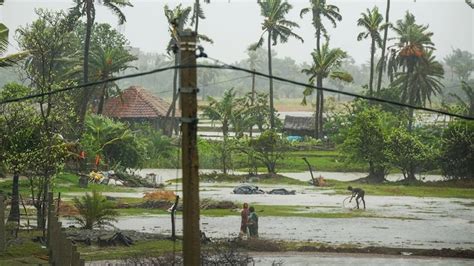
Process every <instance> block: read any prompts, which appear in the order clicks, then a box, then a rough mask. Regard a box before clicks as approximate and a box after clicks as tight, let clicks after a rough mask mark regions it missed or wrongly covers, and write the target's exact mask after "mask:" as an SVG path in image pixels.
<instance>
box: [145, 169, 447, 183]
mask: <svg viewBox="0 0 474 266" xmlns="http://www.w3.org/2000/svg"><path fill="white" fill-rule="evenodd" d="M199 171H200V172H201V173H206V174H207V173H215V172H216V173H220V172H221V171H220V170H217V169H201V170H199ZM136 173H137V174H139V175H141V176H145V175H146V174H149V173H154V174H156V175H157V176H159V177H160V180H162V181H167V180H171V179H176V178H181V177H182V175H181V173H182V171H181V169H142V170H138V171H136ZM231 173H233V174H236V175H240V174H247V173H246V172H238V171H235V172H231ZM313 174H314V176H315V177H319V176H322V177H324V178H326V179H334V180H339V181H351V180H356V179H359V178H362V177H366V176H367V173H360V172H346V173H343V172H321V171H314V172H313ZM282 175H284V176H287V177H291V178H294V179H298V180H301V181H309V180H311V174H310V173H309V171H304V172H294V173H292V172H289V173H282ZM386 178H387V180H389V181H399V180H401V179H403V175H402V174H389V175H387V177H386ZM417 178H419V179H422V180H425V181H439V180H443V176H441V175H422V176H417Z"/></svg>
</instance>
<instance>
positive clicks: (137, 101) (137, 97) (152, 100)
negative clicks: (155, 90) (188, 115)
mask: <svg viewBox="0 0 474 266" xmlns="http://www.w3.org/2000/svg"><path fill="white" fill-rule="evenodd" d="M169 109H170V103H168V102H166V101H165V100H163V99H162V98H160V97H158V96H155V95H153V94H151V93H150V92H149V91H147V90H146V89H145V88H143V87H140V86H131V87H129V88H128V89H126V90H123V91H122V93H121V95H119V96H116V97H113V98H109V99H107V100H106V102H105V104H104V111H103V115H105V116H108V117H111V118H115V119H119V120H121V121H126V122H129V123H149V124H150V125H151V126H152V127H153V128H155V129H156V130H163V131H164V132H169V131H170V127H171V126H174V127H175V128H176V126H177V125H178V123H179V117H180V116H181V112H180V111H179V110H176V114H175V116H176V117H175V118H172V117H167V115H166V114H167V113H168V110H169ZM169 116H171V113H170V115H169ZM173 122H174V123H173Z"/></svg>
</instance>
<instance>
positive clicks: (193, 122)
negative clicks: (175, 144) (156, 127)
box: [181, 117, 199, 124]
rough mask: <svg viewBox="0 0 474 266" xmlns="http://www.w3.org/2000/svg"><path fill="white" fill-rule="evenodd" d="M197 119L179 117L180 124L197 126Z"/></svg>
mask: <svg viewBox="0 0 474 266" xmlns="http://www.w3.org/2000/svg"><path fill="white" fill-rule="evenodd" d="M198 122H199V119H198V118H197V117H181V123H186V124H197V123H198Z"/></svg>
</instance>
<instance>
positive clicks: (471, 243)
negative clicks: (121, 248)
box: [68, 183, 474, 249]
mask: <svg viewBox="0 0 474 266" xmlns="http://www.w3.org/2000/svg"><path fill="white" fill-rule="evenodd" d="M234 185H235V184H214V183H203V184H201V193H200V197H201V199H205V198H209V199H213V200H230V201H234V202H237V203H242V202H249V203H250V204H251V205H252V204H259V205H285V206H298V209H299V211H300V212H308V213H341V212H353V211H355V210H350V209H346V208H343V206H342V201H343V200H344V198H346V196H345V195H337V194H334V193H333V191H332V190H327V189H324V190H323V189H318V188H312V187H304V186H290V187H289V188H290V189H294V190H296V195H269V194H261V195H237V194H233V193H232V188H233V186H234ZM173 186H174V185H173ZM260 188H261V189H263V190H265V191H267V190H270V189H271V188H275V186H269V185H267V186H261V187H260ZM170 189H174V188H170ZM104 194H105V195H109V196H114V197H136V198H139V197H142V196H143V193H142V192H134V193H123V192H121V193H113V192H109V193H104ZM178 194H179V193H178ZM68 195H69V196H73V195H79V194H72V193H71V194H68ZM366 202H367V210H366V211H365V212H366V213H367V214H369V216H371V217H370V218H365V217H364V218H305V217H272V216H266V215H265V213H264V212H261V211H260V212H259V210H258V209H257V210H256V211H257V213H258V214H259V216H260V222H259V232H260V236H261V237H263V238H269V239H275V240H288V241H314V242H322V243H326V244H337V245H339V244H353V245H358V246H384V247H399V248H435V249H440V248H461V249H473V248H474V202H473V201H472V200H464V199H450V198H422V197H391V196H371V195H367V196H366ZM360 212H364V211H362V210H360ZM373 217H376V218H373ZM181 219H182V218H181V216H180V215H178V218H177V224H178V225H177V228H181V227H182V220H181ZM239 225H240V216H239V213H238V210H234V211H230V210H229V216H224V217H206V216H202V217H201V229H202V230H203V231H204V232H205V233H206V235H208V236H209V237H211V238H227V237H236V236H237V234H238V230H239V229H238V228H239ZM115 226H116V227H117V228H119V229H128V230H138V231H142V232H152V233H170V230H171V223H170V217H169V216H167V215H155V216H137V217H121V218H120V219H119V221H118V222H117V223H116V224H115Z"/></svg>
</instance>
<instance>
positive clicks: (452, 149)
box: [440, 121, 474, 179]
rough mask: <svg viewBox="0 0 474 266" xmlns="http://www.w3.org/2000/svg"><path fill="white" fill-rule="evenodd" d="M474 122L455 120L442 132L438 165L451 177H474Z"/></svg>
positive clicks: (444, 173)
mask: <svg viewBox="0 0 474 266" xmlns="http://www.w3.org/2000/svg"><path fill="white" fill-rule="evenodd" d="M473 162H474V122H472V121H455V122H452V123H450V124H449V126H448V128H447V129H446V130H445V131H444V132H443V137H442V145H441V156H440V165H441V170H442V172H443V175H445V176H446V177H448V178H451V179H465V178H469V179H472V178H473V177H474V163H473Z"/></svg>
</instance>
